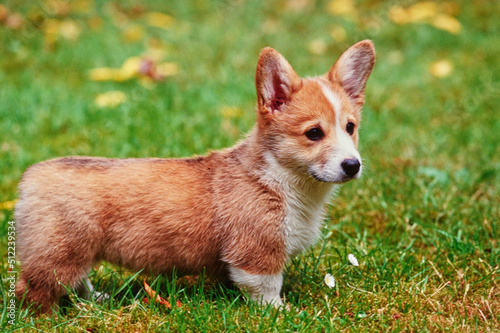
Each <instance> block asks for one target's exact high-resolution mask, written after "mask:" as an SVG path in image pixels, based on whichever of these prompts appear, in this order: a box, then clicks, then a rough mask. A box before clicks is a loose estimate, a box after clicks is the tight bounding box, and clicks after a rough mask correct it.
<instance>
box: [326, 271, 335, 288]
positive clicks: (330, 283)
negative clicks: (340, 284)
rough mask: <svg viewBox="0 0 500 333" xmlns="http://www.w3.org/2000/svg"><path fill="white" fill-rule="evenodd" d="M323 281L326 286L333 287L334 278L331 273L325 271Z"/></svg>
mask: <svg viewBox="0 0 500 333" xmlns="http://www.w3.org/2000/svg"><path fill="white" fill-rule="evenodd" d="M325 283H326V285H327V286H328V287H330V288H333V287H335V278H334V277H333V276H332V275H331V274H329V273H327V274H326V275H325Z"/></svg>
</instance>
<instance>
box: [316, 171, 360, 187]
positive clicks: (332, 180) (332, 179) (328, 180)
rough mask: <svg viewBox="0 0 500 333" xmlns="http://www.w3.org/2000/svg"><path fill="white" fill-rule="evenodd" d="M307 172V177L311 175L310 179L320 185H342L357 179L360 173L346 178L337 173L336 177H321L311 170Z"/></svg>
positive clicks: (344, 175)
mask: <svg viewBox="0 0 500 333" xmlns="http://www.w3.org/2000/svg"><path fill="white" fill-rule="evenodd" d="M308 172H309V175H311V177H312V178H313V179H314V180H316V181H318V182H322V183H333V184H343V183H347V182H349V181H351V180H353V179H358V178H359V176H360V173H357V174H355V175H354V176H352V177H351V176H348V175H346V174H344V173H338V174H336V175H328V174H327V175H325V176H322V175H318V174H317V173H316V172H314V171H313V170H308Z"/></svg>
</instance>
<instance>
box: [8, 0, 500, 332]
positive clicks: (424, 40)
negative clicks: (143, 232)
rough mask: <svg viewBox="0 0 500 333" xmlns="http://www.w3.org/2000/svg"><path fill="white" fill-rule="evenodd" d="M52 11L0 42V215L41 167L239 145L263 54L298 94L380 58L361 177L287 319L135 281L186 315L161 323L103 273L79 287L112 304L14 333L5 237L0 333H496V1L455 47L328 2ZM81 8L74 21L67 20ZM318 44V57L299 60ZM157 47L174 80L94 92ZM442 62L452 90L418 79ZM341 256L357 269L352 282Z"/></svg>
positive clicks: (193, 283)
mask: <svg viewBox="0 0 500 333" xmlns="http://www.w3.org/2000/svg"><path fill="white" fill-rule="evenodd" d="M50 3H55V2H43V1H31V2H25V3H22V2H20V1H14V0H8V1H6V2H3V4H4V6H6V7H7V8H9V9H10V10H12V11H16V12H19V13H20V14H21V15H22V16H23V17H24V26H23V27H22V28H21V29H19V30H13V29H9V28H7V27H6V26H5V24H4V25H1V24H0V82H1V83H0V133H1V135H0V138H1V142H0V161H1V162H0V174H1V177H0V189H1V190H0V203H1V202H8V201H12V200H15V199H16V197H17V192H16V187H17V183H18V182H19V179H20V177H21V175H22V173H23V172H24V170H25V169H26V168H27V167H28V166H29V165H31V164H33V163H36V162H39V161H42V160H45V159H48V158H53V157H57V156H65V155H93V156H107V157H142V156H158V157H178V156H189V155H193V154H204V153H205V152H207V151H209V150H214V149H220V148H223V147H228V146H230V145H232V144H233V143H235V142H236V141H237V140H238V139H240V138H241V137H242V136H243V134H244V133H245V132H247V131H248V130H249V129H250V128H251V127H252V125H253V121H254V106H255V87H254V81H253V80H254V73H255V65H256V61H257V57H258V53H259V50H260V49H261V48H263V47H264V46H272V47H274V48H275V49H277V50H279V51H280V52H281V53H282V54H283V55H284V56H285V57H287V59H288V60H289V61H290V63H291V64H292V66H294V68H295V69H296V70H297V72H298V73H299V74H300V75H301V76H307V75H317V74H321V73H324V72H325V71H326V70H327V69H328V68H329V67H330V66H331V65H332V64H333V62H334V61H335V60H336V59H337V57H338V56H339V55H340V54H341V53H342V51H343V50H345V49H346V48H347V47H348V46H350V45H351V44H353V43H355V42H357V41H359V40H361V39H365V38H369V39H372V40H373V41H374V43H375V45H376V48H377V64H376V66H375V69H374V72H373V74H372V76H371V78H370V80H369V81H368V85H367V91H366V100H367V103H366V105H365V108H364V113H363V123H362V129H361V133H360V137H361V139H360V151H361V154H362V156H363V158H364V161H365V163H366V165H367V168H366V169H365V170H366V172H365V173H364V175H363V177H362V178H361V179H360V180H358V181H355V182H352V183H350V184H347V185H345V186H343V188H342V189H341V191H340V192H339V194H338V196H337V197H336V199H335V200H334V203H333V205H332V206H331V207H330V208H329V214H328V216H327V217H328V218H327V220H326V223H325V228H324V232H323V234H324V238H323V239H322V240H321V241H320V242H318V244H317V245H316V246H315V247H314V248H312V249H311V250H310V251H309V252H307V253H305V254H303V255H302V256H299V257H297V258H295V259H293V260H292V261H291V262H290V263H289V265H288V266H287V270H286V274H285V282H284V287H283V296H284V297H285V299H286V303H287V304H288V305H289V309H285V310H281V311H277V310H275V309H272V308H265V307H260V306H258V305H256V304H254V303H251V302H248V301H247V300H246V299H245V298H244V297H243V296H242V295H241V293H240V292H239V291H238V290H236V289H234V288H233V287H227V286H224V285H220V284H218V283H217V282H215V281H212V280H210V279H205V278H203V276H202V277H198V278H196V279H194V280H193V279H186V278H179V279H167V278H166V277H157V276H148V281H149V283H150V284H151V286H152V288H153V289H155V290H157V291H158V292H159V294H160V295H161V296H162V297H164V298H167V299H169V298H170V301H171V303H173V304H175V303H176V302H175V301H176V300H179V301H180V304H181V306H180V307H177V306H175V305H174V307H173V308H172V309H167V308H165V307H164V306H162V305H159V304H157V303H154V302H145V301H144V298H145V297H147V295H146V293H145V291H144V288H143V285H142V283H143V279H144V275H143V274H141V275H139V276H137V277H134V274H135V273H136V272H126V271H123V270H120V269H119V268H117V267H112V266H110V265H107V264H103V265H102V266H99V267H96V270H95V271H93V272H92V273H91V276H90V278H91V280H92V282H93V283H94V284H95V286H96V289H97V290H99V291H105V292H107V293H108V294H110V295H111V296H112V297H111V298H110V299H108V300H105V301H103V302H102V303H98V302H95V301H93V302H88V301H83V300H79V299H78V298H77V297H76V296H75V295H72V296H71V299H73V301H74V302H69V306H68V307H66V308H64V309H62V310H61V312H60V313H59V314H58V315H57V316H55V317H48V316H42V317H36V316H34V315H33V312H32V310H31V309H28V310H23V309H18V310H17V312H16V316H17V318H16V323H15V324H14V325H10V324H9V323H8V322H7V318H6V314H7V308H6V306H7V304H8V302H9V301H10V298H9V296H8V291H9V290H8V288H9V287H8V283H7V280H6V278H7V277H8V276H9V275H10V273H8V272H7V268H8V262H7V255H8V254H7V252H8V251H7V242H8V240H7V237H2V238H1V240H0V251H1V258H2V259H1V263H2V279H3V284H1V285H0V288H1V289H0V304H2V306H1V311H0V318H1V322H0V327H1V330H2V331H5V332H8V331H13V330H18V329H22V330H24V331H51V330H61V331H62V330H68V331H85V330H91V331H92V332H101V331H102V332H104V331H108V332H110V331H113V332H115V331H116V332H134V331H137V332H146V331H156V330H162V331H206V332H215V331H227V332H233V331H264V332H267V331H280V332H281V331H301V332H304V331H375V332H376V331H395V332H397V331H405V332H417V331H418V332H422V331H454V332H472V331H478V332H486V331H498V330H500V323H499V321H500V311H499V309H500V278H499V273H500V268H499V265H500V259H499V258H500V249H499V242H498V241H499V239H500V231H499V223H498V220H499V217H500V209H499V207H500V198H499V193H498V191H499V188H500V187H499V185H500V184H499V172H500V159H499V156H500V149H499V144H498V143H499V139H500V136H499V133H500V117H499V115H498V105H500V89H499V88H500V87H499V81H500V62H499V61H498V55H499V54H500V43H498V35H499V34H500V24H499V21H500V14H499V11H498V5H497V4H496V2H495V1H489V0H478V1H467V0H461V1H454V2H453V3H454V4H456V6H457V8H458V11H455V13H454V14H453V15H456V18H457V19H458V20H459V21H460V23H461V25H462V30H461V32H460V33H459V34H457V35H454V34H450V33H448V32H446V31H443V30H439V29H437V28H434V27H432V26H431V25H429V24H425V23H415V24H408V25H403V26H399V25H397V24H395V23H393V22H392V21H391V20H390V19H389V14H388V13H389V8H390V7H392V6H393V5H396V4H401V5H404V6H409V5H411V4H412V3H414V2H412V1H401V2H397V1H376V0H371V1H369V0H366V1H356V7H355V8H356V14H355V16H354V17H351V18H349V17H345V16H334V15H332V14H331V13H329V12H328V11H327V10H326V8H327V7H328V3H329V2H328V1H316V2H314V1H305V2H304V3H306V4H307V3H310V5H309V6H306V7H305V8H302V9H301V10H300V11H294V10H292V9H290V8H289V7H287V6H286V5H285V3H286V1H278V0H273V1H185V2H183V1H175V2H174V1H152V2H148V4H147V5H139V2H134V1H125V2H120V3H122V4H123V5H122V9H117V8H118V7H117V5H116V3H115V4H113V3H112V2H104V1H98V2H96V3H94V2H92V1H91V2H90V3H91V6H90V8H89V10H88V11H85V12H77V11H73V12H70V13H69V14H66V13H64V12H63V13H61V12H60V13H59V14H57V13H55V12H54V10H53V8H52V7H51V5H50ZM76 3H84V1H76V2H74V3H73V4H72V5H71V6H70V7H71V8H73V7H75V8H76V7H77V4H76ZM291 3H296V4H300V1H296V2H293V1H291ZM449 3H450V2H449ZM59 9H61V8H60V7H59ZM152 10H155V11H161V12H164V13H167V14H170V15H172V16H173V17H174V18H175V22H174V23H173V24H172V26H170V27H169V28H168V29H163V28H158V27H153V26H150V25H149V24H148V23H147V20H146V15H145V14H144V13H142V14H141V12H149V11H152ZM452 10H453V8H452ZM48 18H53V19H57V20H59V21H64V20H72V21H73V22H76V24H77V25H78V26H79V27H80V29H81V34H80V35H79V36H78V38H76V40H69V39H66V38H64V37H58V39H57V41H56V42H55V43H54V44H51V43H50V42H48V41H47V36H46V34H45V33H44V28H43V27H44V24H46V22H47V21H46V20H47V19H48ZM44 22H45V23H44ZM96 22H97V23H96ZM99 22H100V23H99ZM132 25H138V26H140V27H142V29H143V35H142V37H141V38H139V39H138V40H137V41H131V42H127V41H125V40H124V37H123V33H124V31H126V30H127V28H128V27H130V26H132ZM335 26H337V27H338V26H341V27H343V29H344V30H345V32H346V38H345V40H341V41H336V40H334V39H333V38H332V36H331V35H330V31H331V30H332V29H333V28H334V27H335ZM91 27H94V28H91ZM315 40H319V41H321V42H322V43H323V44H322V45H323V46H324V50H319V51H317V52H310V51H309V45H310V42H312V41H315ZM321 42H320V43H321ZM158 43H161V44H162V45H163V46H164V48H165V49H166V52H167V53H166V56H165V61H169V62H175V63H177V64H178V66H179V68H180V70H179V73H178V74H177V75H175V76H172V77H169V78H168V79H166V80H165V81H162V82H158V83H154V84H152V85H143V84H141V82H140V80H137V79H134V80H130V81H127V82H95V81H91V80H90V79H89V75H88V72H89V70H91V69H93V68H96V67H103V66H107V67H120V66H121V65H122V63H123V62H124V61H125V60H126V59H128V58H129V57H132V56H138V55H140V54H142V53H143V52H145V51H146V50H147V49H149V48H150V47H151V45H153V44H158ZM441 59H447V60H448V61H450V62H451V63H452V64H453V71H452V72H451V74H450V75H449V76H447V77H443V78H437V77H435V76H433V75H432V74H431V73H430V72H429V68H430V66H431V64H432V63H434V62H435V61H438V60H441ZM110 90H120V91H123V92H124V93H125V94H126V95H127V97H128V99H127V101H126V102H125V103H123V104H121V105H119V106H118V107H116V108H100V107H98V106H96V105H95V103H94V99H95V97H96V96H97V95H98V94H100V93H103V92H107V91H110ZM227 107H230V108H233V112H232V113H230V114H228V113H227V112H224V110H226V109H227ZM234 110H236V111H234ZM12 220H13V211H12V210H9V209H2V210H0V230H1V231H0V233H1V234H7V230H8V229H7V228H8V222H9V221H12ZM349 253H353V254H354V255H355V256H356V257H357V258H358V260H359V262H360V266H359V267H354V266H351V265H348V261H347V255H348V254H349ZM326 273H331V274H332V275H334V276H335V278H336V280H337V286H336V287H335V288H333V289H329V288H328V287H327V286H326V285H325V284H324V282H323V279H324V276H325V274H326ZM18 305H19V302H18Z"/></svg>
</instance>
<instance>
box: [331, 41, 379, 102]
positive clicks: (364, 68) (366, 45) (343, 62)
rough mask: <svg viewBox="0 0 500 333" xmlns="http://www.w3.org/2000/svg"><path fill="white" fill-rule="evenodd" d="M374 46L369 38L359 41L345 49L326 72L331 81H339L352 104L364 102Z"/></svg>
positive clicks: (373, 60)
mask: <svg viewBox="0 0 500 333" xmlns="http://www.w3.org/2000/svg"><path fill="white" fill-rule="evenodd" d="M374 64H375V48H374V46H373V43H372V42H371V41H369V40H364V41H361V42H359V43H357V44H354V45H353V46H351V47H350V48H349V49H347V51H345V52H344V53H343V54H342V55H341V56H340V58H339V60H337V62H336V63H335V64H334V65H333V66H332V68H331V69H330V71H329V72H328V73H327V74H326V75H327V77H328V79H329V80H330V81H331V82H337V83H340V85H341V86H342V87H343V88H344V90H345V92H346V93H347V96H348V97H349V98H350V99H351V100H352V102H353V104H354V105H355V106H357V107H359V108H361V107H362V106H363V104H364V103H365V85H366V81H367V80H368V77H369V76H370V73H371V72H372V69H373V65H374Z"/></svg>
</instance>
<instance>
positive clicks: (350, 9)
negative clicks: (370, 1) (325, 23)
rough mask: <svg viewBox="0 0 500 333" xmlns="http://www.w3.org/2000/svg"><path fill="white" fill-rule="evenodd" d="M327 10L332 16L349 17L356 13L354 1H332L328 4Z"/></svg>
mask: <svg viewBox="0 0 500 333" xmlns="http://www.w3.org/2000/svg"><path fill="white" fill-rule="evenodd" d="M327 10H328V11H329V12H330V13H331V14H333V15H339V16H341V15H345V16H350V15H353V14H355V13H356V9H355V8H354V0H332V1H330V3H329V4H328V7H327Z"/></svg>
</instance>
